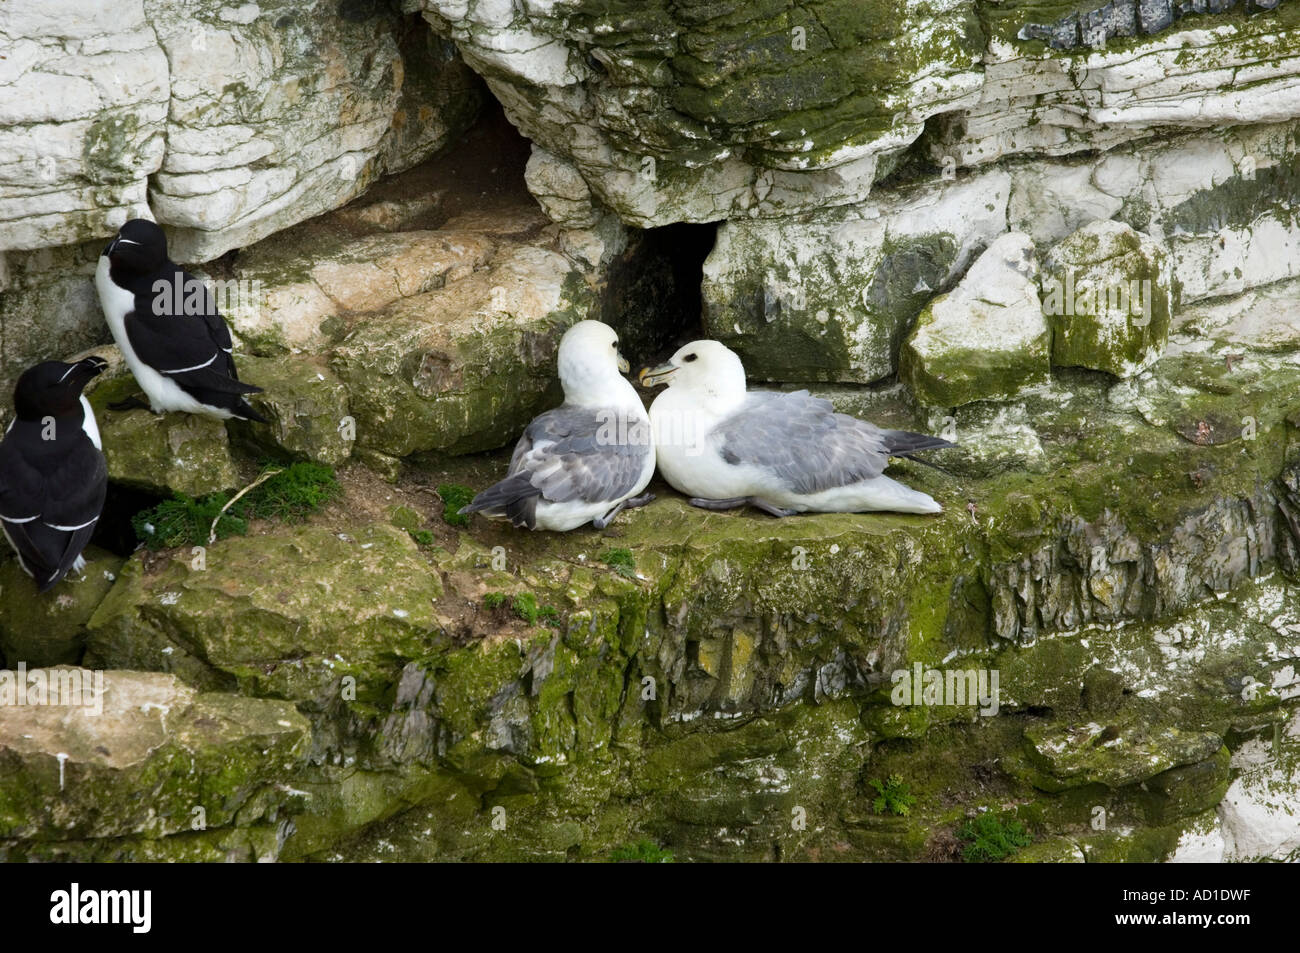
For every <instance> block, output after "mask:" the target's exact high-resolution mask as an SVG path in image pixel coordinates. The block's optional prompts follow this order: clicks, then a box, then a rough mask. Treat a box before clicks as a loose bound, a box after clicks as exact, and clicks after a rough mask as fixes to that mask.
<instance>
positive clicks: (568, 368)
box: [461, 321, 655, 532]
mask: <svg viewBox="0 0 1300 953" xmlns="http://www.w3.org/2000/svg"><path fill="white" fill-rule="evenodd" d="M559 370H560V383H561V385H563V387H564V403H563V404H561V405H560V406H559V407H557V408H555V409H554V410H548V411H547V412H546V413H544V414H542V415H541V416H540V417H537V418H536V419H535V420H533V422H532V423H530V424H529V425H528V428H527V429H526V430H525V431H524V435H523V436H522V437H520V438H519V443H518V444H517V445H516V446H515V452H514V456H512V457H511V458H510V470H509V475H508V476H507V477H506V478H505V479H504V480H502V481H501V482H500V483H497V484H495V485H493V486H490V487H488V488H487V489H486V490H484V491H483V492H482V493H480V494H479V495H478V496H476V497H474V500H473V501H472V502H471V503H470V504H469V505H468V506H466V507H464V508H463V509H462V510H461V512H462V513H482V514H484V515H485V516H489V517H491V518H493V519H508V520H510V522H511V523H513V524H514V525H515V526H519V527H523V526H526V527H528V528H529V529H549V530H557V531H560V532H563V531H565V530H570V529H575V528H576V527H579V526H581V525H583V524H584V523H588V522H590V523H591V525H592V526H594V527H595V528H596V529H604V528H605V527H606V526H608V525H609V522H610V520H612V519H613V518H614V517H615V515H617V514H618V512H619V511H620V510H623V509H630V508H632V507H636V506H643V505H644V504H646V503H649V502H650V501H651V500H652V499H654V494H652V493H647V494H646V495H645V496H642V497H637V494H638V493H640V492H641V491H642V490H643V489H645V485H646V484H647V483H649V482H650V477H651V476H653V475H654V470H655V451H654V445H653V442H652V441H651V439H650V420H649V418H648V417H647V416H646V412H645V407H644V405H643V404H642V403H641V399H640V398H639V397H638V396H637V393H636V390H635V388H633V387H632V385H631V383H629V382H628V381H627V380H626V379H625V378H624V377H623V376H622V374H620V371H622V372H623V373H626V372H627V371H628V370H629V368H628V363H627V361H625V360H624V359H623V357H622V355H620V354H619V352H618V335H617V334H615V333H614V329H613V328H611V327H609V325H606V324H601V323H600V322H599V321H579V322H578V323H577V324H575V325H574V326H573V327H571V328H569V330H568V331H566V332H565V334H564V337H563V338H561V340H560V354H559Z"/></svg>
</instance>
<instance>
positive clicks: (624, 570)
mask: <svg viewBox="0 0 1300 953" xmlns="http://www.w3.org/2000/svg"><path fill="white" fill-rule="evenodd" d="M600 561H601V562H603V563H604V564H605V565H606V566H608V567H609V568H610V569H612V570H614V572H616V573H618V574H619V575H620V576H624V577H626V578H628V579H635V578H636V560H635V559H634V558H633V557H632V550H630V549H607V550H605V552H603V553H602V554H601V556H600Z"/></svg>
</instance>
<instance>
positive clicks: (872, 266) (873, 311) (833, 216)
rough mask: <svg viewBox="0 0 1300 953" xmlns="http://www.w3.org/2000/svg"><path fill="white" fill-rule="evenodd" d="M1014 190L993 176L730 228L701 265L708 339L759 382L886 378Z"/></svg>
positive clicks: (995, 225)
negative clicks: (906, 339) (915, 326)
mask: <svg viewBox="0 0 1300 953" xmlns="http://www.w3.org/2000/svg"><path fill="white" fill-rule="evenodd" d="M1009 187H1010V177H1009V176H1008V175H1007V174H1006V173H1004V172H1001V171H993V172H989V173H986V174H982V175H978V176H974V177H970V178H963V179H961V180H958V181H955V182H939V183H934V184H930V185H925V186H922V187H920V188H916V189H913V190H910V191H907V192H904V193H902V194H899V195H890V196H889V197H887V198H881V199H879V200H875V199H872V200H869V201H867V202H864V203H861V204H859V205H856V206H852V207H849V208H843V209H828V210H826V211H825V212H821V213H818V214H815V215H810V216H806V217H800V218H784V219H771V220H768V219H757V220H744V219H742V220H736V221H729V222H725V223H724V224H723V225H722V226H721V227H720V228H719V229H718V237H717V242H716V244H715V245H714V248H713V251H712V252H711V253H710V254H709V257H708V259H707V260H706V261H705V264H704V285H703V298H704V326H705V332H706V334H707V335H708V336H709V337H711V338H715V339H717V340H719V341H722V342H723V343H725V344H726V345H727V346H728V347H731V348H733V349H734V350H736V351H737V353H739V354H740V355H741V357H742V359H743V360H744V362H745V368H746V370H747V371H748V372H749V375H750V377H751V378H753V379H756V380H766V381H841V382H858V383H867V382H871V381H876V380H879V379H880V378H882V377H886V376H888V375H889V374H892V373H893V372H894V371H895V370H896V363H897V353H898V348H899V345H900V343H901V340H902V336H903V334H904V333H906V331H907V329H908V328H909V327H910V325H911V323H912V321H913V320H914V319H915V318H916V316H917V314H918V313H919V312H920V311H921V309H922V308H923V307H924V306H925V304H926V303H927V302H928V301H929V300H930V299H931V298H932V297H933V296H934V294H935V292H937V291H939V290H940V289H942V288H943V287H946V286H949V285H950V284H951V283H952V282H953V281H955V280H956V278H957V277H958V276H959V275H961V274H962V272H964V271H965V269H966V267H967V265H968V264H969V263H970V261H971V260H972V259H973V258H974V257H975V255H976V254H977V253H978V252H979V251H981V250H982V249H983V248H984V246H986V245H987V244H988V243H989V242H990V241H992V240H993V238H995V237H996V236H997V235H1000V234H1001V233H1003V232H1004V231H1006V207H1007V198H1008V192H1009Z"/></svg>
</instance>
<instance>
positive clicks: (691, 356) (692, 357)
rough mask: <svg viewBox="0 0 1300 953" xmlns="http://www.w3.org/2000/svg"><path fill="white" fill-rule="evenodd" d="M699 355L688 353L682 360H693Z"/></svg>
mask: <svg viewBox="0 0 1300 953" xmlns="http://www.w3.org/2000/svg"><path fill="white" fill-rule="evenodd" d="M697 356H698V355H695V354H687V355H686V356H685V357H684V358H682V360H683V361H693V360H695V358H696V357H697Z"/></svg>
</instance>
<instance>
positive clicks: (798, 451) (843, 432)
mask: <svg viewBox="0 0 1300 953" xmlns="http://www.w3.org/2000/svg"><path fill="white" fill-rule="evenodd" d="M709 440H710V442H711V443H712V444H713V446H714V448H715V449H716V450H717V451H718V453H719V455H720V456H721V457H722V459H723V460H725V461H726V462H727V463H730V464H732V465H735V466H739V465H742V464H749V465H751V466H756V467H761V468H762V469H764V470H767V471H769V472H770V473H772V474H773V475H775V476H776V477H777V479H779V480H780V481H781V482H782V483H783V484H784V485H785V486H786V487H787V488H789V489H790V490H792V491H793V492H795V493H819V492H821V491H822V490H829V489H833V488H834V487H838V486H848V485H849V484H851V483H857V482H859V481H861V480H868V479H871V478H873V477H878V476H880V474H881V473H882V472H884V469H885V466H886V464H888V462H889V450H888V448H887V446H886V440H885V438H884V435H883V433H882V431H881V430H880V428H878V427H875V426H874V425H872V424H869V423H867V422H866V421H865V420H858V419H857V418H856V417H850V416H848V415H847V414H837V413H836V412H835V409H834V408H833V407H832V406H831V403H830V401H828V400H823V399H821V398H819V397H813V396H812V395H811V394H809V393H808V392H807V391H806V390H801V391H795V392H794V393H792V394H776V393H771V392H765V391H755V392H753V393H751V394H750V395H749V396H748V398H747V399H746V401H745V404H744V405H743V406H742V407H741V409H740V410H739V411H737V412H736V413H735V414H733V415H732V416H730V417H728V418H727V419H725V420H723V421H722V422H721V423H720V424H718V425H717V426H716V427H715V428H714V429H713V430H712V431H711V432H710V434H709Z"/></svg>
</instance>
